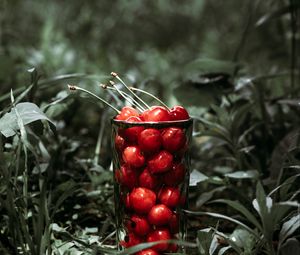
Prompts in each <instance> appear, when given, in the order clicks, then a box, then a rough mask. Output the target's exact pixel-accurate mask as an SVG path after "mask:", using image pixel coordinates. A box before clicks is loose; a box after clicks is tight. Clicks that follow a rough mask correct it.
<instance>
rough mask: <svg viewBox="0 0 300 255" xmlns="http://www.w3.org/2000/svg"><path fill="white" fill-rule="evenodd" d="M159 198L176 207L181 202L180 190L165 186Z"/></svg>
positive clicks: (162, 201) (171, 206)
mask: <svg viewBox="0 0 300 255" xmlns="http://www.w3.org/2000/svg"><path fill="white" fill-rule="evenodd" d="M158 199H159V201H160V202H161V203H162V204H164V205H166V206H168V207H170V208H175V207H176V206H178V205H179V203H180V192H179V190H178V188H175V187H164V188H162V189H161V191H160V192H159V194H158Z"/></svg>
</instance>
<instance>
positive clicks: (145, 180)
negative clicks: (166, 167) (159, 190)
mask: <svg viewBox="0 0 300 255" xmlns="http://www.w3.org/2000/svg"><path fill="white" fill-rule="evenodd" d="M159 184H160V180H159V179H158V177H157V176H153V175H152V174H151V173H150V172H149V170H148V169H147V168H145V169H144V171H143V172H142V173H141V174H140V176H139V185H140V186H141V187H144V188H148V189H152V190H153V189H155V188H156V187H157V186H158V185H159Z"/></svg>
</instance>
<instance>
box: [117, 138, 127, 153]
mask: <svg viewBox="0 0 300 255" xmlns="http://www.w3.org/2000/svg"><path fill="white" fill-rule="evenodd" d="M115 147H116V149H117V151H119V152H121V151H123V149H124V148H125V139H124V138H123V137H122V136H120V135H116V137H115Z"/></svg>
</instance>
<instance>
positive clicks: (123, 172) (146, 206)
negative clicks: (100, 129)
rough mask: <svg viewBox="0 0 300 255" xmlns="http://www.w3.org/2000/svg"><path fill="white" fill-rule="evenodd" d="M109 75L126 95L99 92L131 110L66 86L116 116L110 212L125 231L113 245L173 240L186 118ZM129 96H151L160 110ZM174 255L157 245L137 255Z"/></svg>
mask: <svg viewBox="0 0 300 255" xmlns="http://www.w3.org/2000/svg"><path fill="white" fill-rule="evenodd" d="M111 75H112V76H113V77H114V78H115V79H117V80H118V81H119V82H120V83H121V84H122V85H123V86H124V87H125V88H126V90H127V91H128V92H127V93H126V92H124V91H122V90H120V89H119V88H118V86H116V85H115V83H114V82H113V81H110V84H109V85H103V84H101V87H102V88H105V89H110V90H113V91H115V92H117V93H119V94H120V96H121V97H123V98H124V99H125V100H126V101H128V102H129V103H130V104H131V105H133V106H134V107H131V106H125V107H123V108H122V109H121V111H120V110H118V109H117V108H115V107H114V106H113V105H111V104H110V103H109V102H107V101H106V100H104V99H103V98H100V97H99V96H97V95H96V94H94V93H92V92H91V91H88V90H86V89H84V88H80V87H78V86H75V85H68V86H69V89H70V90H71V91H75V90H77V91H83V92H85V93H88V94H89V95H91V96H93V97H95V98H97V99H98V100H100V101H101V102H102V103H104V104H106V105H107V106H109V107H110V108H112V109H113V110H114V111H115V112H116V113H117V115H116V117H115V118H114V119H115V120H116V122H119V124H116V126H117V127H118V128H117V130H115V134H114V135H115V137H114V143H115V152H116V155H115V159H114V160H115V162H114V167H115V169H114V176H115V181H116V183H118V190H119V191H120V194H117V195H116V198H118V197H120V198H121V201H116V209H117V210H118V211H117V214H119V216H120V218H121V219H120V220H121V221H122V222H121V225H122V228H125V230H126V236H125V238H123V240H120V243H119V244H120V245H121V246H123V247H125V248H128V247H131V246H134V245H137V244H139V243H144V242H155V241H164V240H170V239H177V238H178V233H179V225H180V224H179V219H180V217H179V214H178V208H180V207H181V206H182V205H184V204H185V203H186V198H185V195H186V194H185V191H184V188H183V187H184V186H183V185H182V184H183V182H184V180H185V178H186V176H187V175H186V172H187V169H186V168H185V162H184V155H185V152H186V150H187V148H188V144H187V143H188V141H187V137H186V131H187V130H186V128H185V127H183V126H182V125H181V124H180V123H182V121H185V120H189V119H190V116H189V114H188V112H187V111H186V109H185V108H184V107H182V106H175V107H173V108H171V109H169V108H168V107H167V106H166V105H165V104H164V103H163V102H162V101H161V100H160V99H158V98H156V97H155V96H154V95H152V94H150V93H148V92H146V91H143V90H140V89H137V88H132V87H131V88H130V87H128V86H127V85H126V84H125V82H124V81H123V80H122V79H121V78H120V77H119V76H118V74H116V73H114V72H112V73H111ZM134 91H139V92H141V93H144V94H146V95H147V96H151V97H152V98H154V99H156V100H157V101H158V102H159V103H160V104H162V105H163V106H152V107H150V106H149V105H148V104H147V103H146V102H144V101H143V100H142V99H141V98H140V97H139V96H137V94H136V93H134ZM163 123H167V125H163ZM157 124H159V125H157ZM116 168H117V169H116ZM120 213H124V215H123V214H122V215H121V214H120ZM177 250H178V247H177V245H176V244H172V243H168V242H161V243H159V244H157V245H155V246H153V247H152V248H151V249H145V250H142V251H140V252H138V253H137V255H159V254H163V253H175V252H177Z"/></svg>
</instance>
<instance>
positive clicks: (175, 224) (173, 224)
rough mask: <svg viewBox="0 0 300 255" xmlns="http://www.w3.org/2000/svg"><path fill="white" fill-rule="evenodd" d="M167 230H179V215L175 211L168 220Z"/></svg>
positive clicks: (175, 231)
mask: <svg viewBox="0 0 300 255" xmlns="http://www.w3.org/2000/svg"><path fill="white" fill-rule="evenodd" d="M169 230H170V232H171V233H172V234H176V233H178V232H179V216H178V214H177V213H173V215H172V217H171V219H170V221H169Z"/></svg>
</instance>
